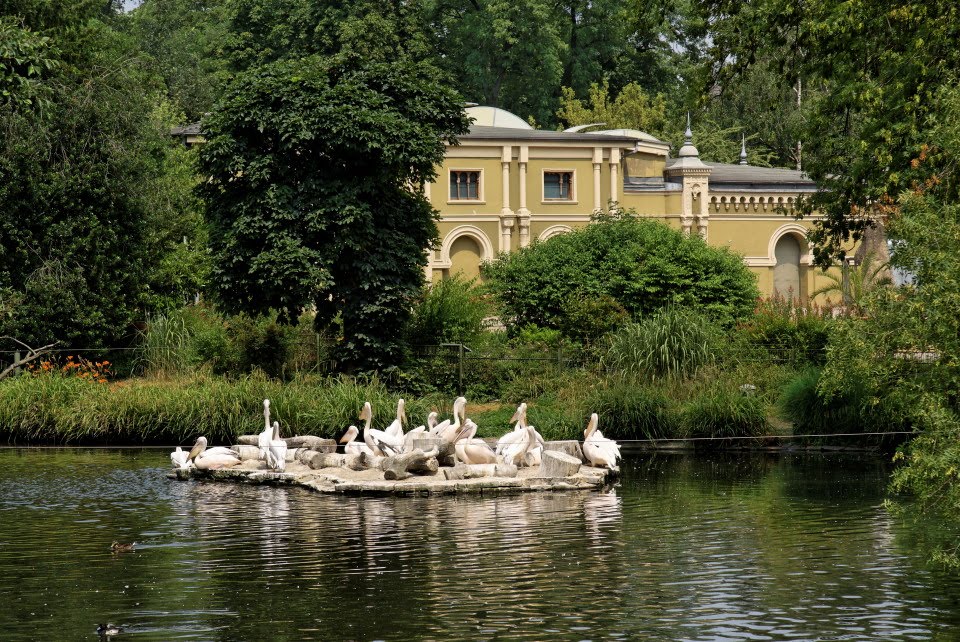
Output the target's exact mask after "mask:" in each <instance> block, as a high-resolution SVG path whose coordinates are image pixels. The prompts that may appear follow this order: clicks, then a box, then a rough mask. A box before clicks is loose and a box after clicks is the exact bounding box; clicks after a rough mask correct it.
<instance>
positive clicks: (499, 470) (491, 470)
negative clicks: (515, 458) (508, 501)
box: [443, 464, 517, 479]
mask: <svg viewBox="0 0 960 642" xmlns="http://www.w3.org/2000/svg"><path fill="white" fill-rule="evenodd" d="M443 476H444V477H445V478H447V479H476V478H478V477H516V476H517V467H516V466H514V465H513V464H461V465H458V466H454V467H453V468H444V469H443Z"/></svg>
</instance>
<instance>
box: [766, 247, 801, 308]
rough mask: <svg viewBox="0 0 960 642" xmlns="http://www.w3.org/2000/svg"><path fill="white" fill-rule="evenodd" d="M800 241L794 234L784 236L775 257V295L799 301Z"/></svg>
mask: <svg viewBox="0 0 960 642" xmlns="http://www.w3.org/2000/svg"><path fill="white" fill-rule="evenodd" d="M800 253H801V248H800V241H799V240H797V237H796V236H794V235H793V234H784V235H783V236H781V237H780V239H779V240H778V241H777V245H776V247H775V248H774V251H773V255H774V258H775V259H776V264H775V265H774V268H773V294H774V296H781V297H783V298H784V299H799V298H802V296H803V293H802V292H801V291H800Z"/></svg>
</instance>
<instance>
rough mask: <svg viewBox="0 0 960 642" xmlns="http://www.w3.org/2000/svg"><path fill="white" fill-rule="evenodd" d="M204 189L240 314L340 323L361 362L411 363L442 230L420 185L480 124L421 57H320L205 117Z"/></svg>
mask: <svg viewBox="0 0 960 642" xmlns="http://www.w3.org/2000/svg"><path fill="white" fill-rule="evenodd" d="M204 122H205V128H206V131H207V135H208V143H207V144H206V145H204V146H203V149H202V151H201V165H200V167H201V171H202V172H203V174H204V175H206V176H208V177H209V179H208V180H206V181H205V182H204V183H203V184H202V186H201V189H202V192H201V193H202V194H203V196H204V199H205V200H206V202H207V208H208V209H207V212H208V217H209V220H210V223H211V225H212V236H211V242H212V246H213V250H214V252H215V254H216V266H215V268H214V271H213V280H214V283H215V289H216V290H215V291H216V293H217V294H218V298H219V299H220V301H221V302H222V304H223V305H224V306H225V308H226V309H228V310H231V311H237V312H240V311H246V312H252V313H257V312H263V311H266V310H268V309H270V308H273V309H277V310H279V311H281V314H282V316H283V317H284V318H286V319H295V318H297V317H298V316H299V314H300V312H301V311H302V310H303V309H304V308H305V307H306V306H308V305H313V306H316V309H317V314H318V320H319V323H321V324H325V323H328V322H330V321H332V320H333V317H334V315H335V314H339V315H340V321H341V322H342V327H343V337H344V339H343V342H342V343H341V344H340V346H339V355H338V356H339V358H340V360H341V361H342V362H343V363H344V364H345V365H346V367H347V368H362V369H374V368H383V367H387V366H391V365H396V364H398V363H399V361H400V359H401V356H402V350H401V345H400V339H401V337H402V332H403V325H404V321H405V320H406V318H407V317H408V316H409V302H410V301H411V300H412V299H413V297H414V296H415V295H416V294H417V291H418V288H419V286H420V284H421V283H422V281H423V266H424V265H425V263H426V256H425V254H424V252H423V248H425V247H427V246H428V245H430V243H431V242H432V241H433V239H434V237H435V236H436V227H435V224H434V216H435V213H434V210H433V208H432V207H431V206H430V203H429V202H428V201H427V200H426V198H425V197H424V196H423V194H422V192H420V191H419V190H411V189H410V185H421V184H422V183H423V182H424V181H425V180H428V179H430V178H432V177H433V175H434V171H435V170H434V167H435V166H436V165H437V164H438V163H439V162H440V161H441V160H442V159H443V150H444V147H443V140H444V139H451V140H453V139H455V138H456V136H457V135H458V134H460V133H462V132H463V131H465V129H466V120H465V117H464V115H463V112H462V109H461V107H460V105H459V102H458V98H457V96H456V94H454V93H453V92H451V91H450V90H448V89H446V88H444V87H443V86H442V85H440V84H438V83H437V82H436V78H435V76H434V74H433V73H432V70H431V68H430V67H429V66H424V65H420V64H417V63H414V62H407V61H398V62H394V63H376V64H364V65H360V66H359V67H357V68H354V67H352V66H351V65H349V64H345V63H344V61H343V60H342V59H335V58H321V57H316V56H314V57H309V58H304V59H298V60H281V61H279V62H275V63H269V64H265V65H262V66H259V67H255V68H252V69H250V70H249V71H247V72H244V73H243V74H241V75H239V76H238V77H237V79H236V80H235V81H234V82H233V83H232V84H231V86H230V89H229V91H228V94H227V96H226V97H225V98H224V100H223V101H222V102H221V103H220V105H219V107H218V109H217V110H216V111H215V112H214V113H213V114H211V116H210V117H209V118H208V119H206V120H205V121H204Z"/></svg>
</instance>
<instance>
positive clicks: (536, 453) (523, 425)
mask: <svg viewBox="0 0 960 642" xmlns="http://www.w3.org/2000/svg"><path fill="white" fill-rule="evenodd" d="M514 422H516V425H514V427H513V430H512V431H511V432H508V433H507V434H505V435H504V436H502V437H501V438H500V439H498V440H497V448H496V453H497V454H498V455H503V454H504V452H505V451H506V449H507V448H509V447H510V446H511V445H512V444H514V443H516V442H518V441H520V440H522V439H523V435H524V434H525V433H526V431H527V429H528V428H530V429H532V432H533V440H534V441H533V443H531V444H530V449H529V450H528V451H527V455H526V457H527V459H528V460H529V461H527V462H526V463H527V465H530V466H538V465H540V460H541V455H542V454H543V437H542V436H541V435H540V433H539V432H537V429H536V428H534V427H533V426H528V425H527V404H526V403H521V404H520V405H519V406H517V411H516V412H515V413H513V417H511V418H510V423H514Z"/></svg>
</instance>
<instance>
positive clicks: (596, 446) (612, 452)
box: [583, 413, 620, 468]
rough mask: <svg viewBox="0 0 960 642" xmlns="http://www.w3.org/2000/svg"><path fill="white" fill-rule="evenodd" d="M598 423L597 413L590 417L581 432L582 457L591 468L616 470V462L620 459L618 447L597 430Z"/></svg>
mask: <svg viewBox="0 0 960 642" xmlns="http://www.w3.org/2000/svg"><path fill="white" fill-rule="evenodd" d="M599 421H600V418H599V417H598V416H597V413H593V414H592V415H590V422H589V423H588V424H587V427H586V428H585V429H584V431H583V456H584V457H586V458H587V461H589V462H590V465H591V466H596V467H598V468H604V467H606V468H616V467H617V460H618V459H620V446H619V445H618V444H617V442H615V441H614V440H612V439H607V438H606V437H604V436H603V433H602V432H600V431H599V430H597V424H598V423H599Z"/></svg>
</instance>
